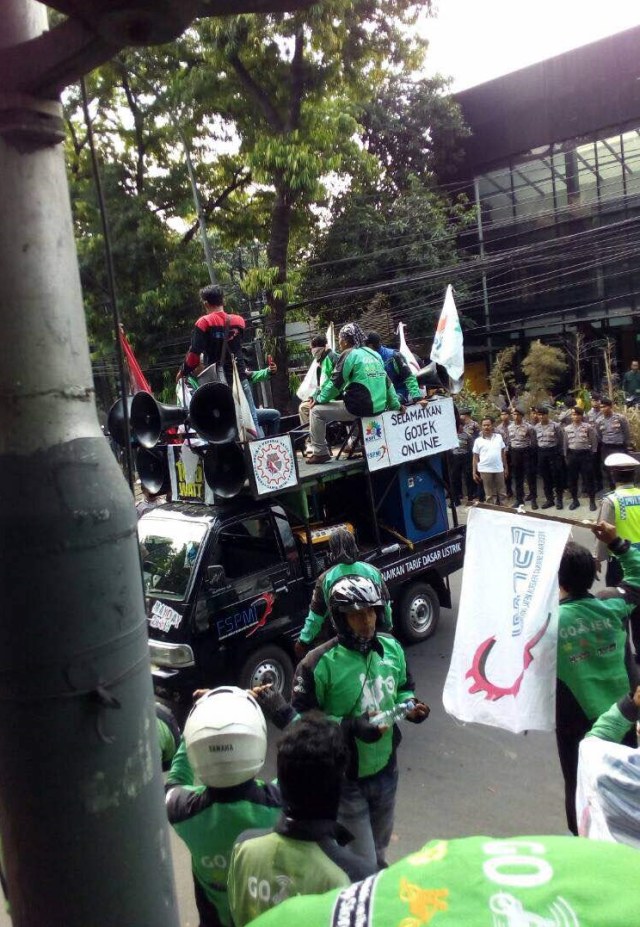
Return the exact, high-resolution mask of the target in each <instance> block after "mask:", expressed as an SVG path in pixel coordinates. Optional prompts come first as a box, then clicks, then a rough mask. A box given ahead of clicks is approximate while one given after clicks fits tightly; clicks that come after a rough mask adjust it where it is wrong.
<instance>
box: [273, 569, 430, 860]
mask: <svg viewBox="0 0 640 927" xmlns="http://www.w3.org/2000/svg"><path fill="white" fill-rule="evenodd" d="M384 604H385V603H384V600H383V597H382V590H381V589H380V587H379V586H377V585H376V583H374V582H372V581H371V580H370V579H367V578H366V577H363V576H345V577H344V578H343V579H341V580H338V582H337V583H336V584H335V585H334V586H333V589H332V590H331V594H330V597H329V610H330V612H331V620H332V622H333V625H334V628H335V631H336V637H335V638H334V639H333V640H331V641H328V642H327V643H326V644H323V645H322V646H320V647H316V648H315V649H314V650H312V651H311V652H310V653H308V654H307V656H306V657H305V658H304V659H303V660H302V662H301V663H300V664H299V665H298V667H297V669H296V672H295V677H294V684H293V697H292V700H291V704H292V707H293V708H294V710H295V711H297V712H299V713H305V712H307V711H311V710H313V709H320V710H321V711H323V712H324V713H325V714H326V715H328V716H329V717H332V718H335V719H337V720H339V723H340V726H341V728H342V731H343V733H344V735H345V737H346V738H347V743H348V746H349V765H348V769H347V778H346V779H345V782H344V784H343V788H342V793H341V799H340V808H339V812H338V820H339V821H340V823H341V824H343V825H344V826H345V827H346V828H347V830H349V831H350V832H351V833H352V834H353V835H354V838H355V839H354V843H353V846H352V849H353V851H354V852H355V853H357V854H358V855H360V856H362V857H364V858H365V859H366V860H367V861H368V862H369V863H370V864H371V865H373V866H375V867H377V868H380V867H383V866H385V852H386V849H387V846H388V844H389V841H390V839H391V833H392V829H393V816H394V809H395V798H396V790H397V785H398V766H397V762H396V746H397V743H398V738H396V734H395V733H394V731H393V730H392V727H391V725H390V724H389V723H388V722H387V723H384V724H382V725H381V726H378V725H377V724H374V723H372V721H371V720H370V719H371V717H372V716H373V715H375V714H376V713H379V712H386V711H393V710H394V709H397V706H403V705H404V706H405V707H404V708H399V709H397V710H400V711H401V712H402V713H403V714H404V712H405V710H406V712H407V713H406V719H407V720H408V721H411V722H413V723H415V724H419V723H420V722H422V721H424V720H425V718H426V717H427V716H428V714H429V709H428V708H427V706H426V705H425V704H424V703H423V702H420V701H417V700H415V695H414V690H413V680H412V679H411V675H410V673H409V670H408V668H407V663H406V658H405V655H404V651H403V649H402V647H401V645H400V644H399V643H398V641H397V640H395V638H393V637H391V636H390V635H388V634H379V633H378V632H377V630H376V627H377V624H378V622H379V621H380V620H381V617H382V612H383V610H384ZM412 699H413V700H414V704H413V707H409V706H410V704H411V703H410V702H409V700H412ZM407 702H409V705H406V703H407Z"/></svg>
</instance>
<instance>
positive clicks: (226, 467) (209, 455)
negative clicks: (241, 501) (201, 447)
mask: <svg viewBox="0 0 640 927" xmlns="http://www.w3.org/2000/svg"><path fill="white" fill-rule="evenodd" d="M203 469H204V478H205V482H206V484H207V486H209V487H211V489H212V490H213V492H214V493H215V495H216V496H219V497H220V498H221V499H232V498H233V497H234V496H237V495H238V493H239V492H240V490H241V489H242V487H243V486H244V483H245V480H246V478H247V473H246V466H245V461H244V454H243V453H242V450H241V448H240V447H239V446H238V445H237V444H236V443H235V442H233V443H229V444H222V445H220V446H219V447H215V448H213V447H210V448H208V449H207V450H206V451H205V454H204V458H203Z"/></svg>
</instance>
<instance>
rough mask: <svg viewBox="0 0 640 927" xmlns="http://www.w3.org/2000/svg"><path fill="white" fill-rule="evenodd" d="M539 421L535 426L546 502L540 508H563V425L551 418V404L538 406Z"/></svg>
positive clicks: (539, 468) (539, 469)
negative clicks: (553, 506)
mask: <svg viewBox="0 0 640 927" xmlns="http://www.w3.org/2000/svg"><path fill="white" fill-rule="evenodd" d="M536 412H537V414H538V423H537V424H536V425H534V426H533V428H534V431H535V433H536V442H537V445H538V471H539V473H540V476H541V477H542V485H543V486H544V495H545V500H546V501H545V502H543V503H542V505H541V506H540V508H543V509H550V508H551V506H552V505H553V504H554V498H553V497H554V491H555V506H556V508H557V509H561V508H562V466H561V458H562V454H563V451H564V435H563V432H562V426H561V425H558V423H557V422H552V421H551V419H550V418H549V406H538V407H537V409H536Z"/></svg>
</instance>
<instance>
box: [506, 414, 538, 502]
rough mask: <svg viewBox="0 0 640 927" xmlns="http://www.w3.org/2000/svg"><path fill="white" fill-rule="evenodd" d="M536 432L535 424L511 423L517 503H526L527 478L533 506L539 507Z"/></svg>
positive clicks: (511, 447) (512, 459)
mask: <svg viewBox="0 0 640 927" xmlns="http://www.w3.org/2000/svg"><path fill="white" fill-rule="evenodd" d="M535 446H536V433H535V431H534V428H533V425H530V424H529V423H528V422H525V421H522V422H521V423H520V424H518V423H517V422H511V423H510V425H509V447H510V449H511V468H512V471H513V481H514V483H515V490H516V502H515V504H516V505H523V504H524V480H525V477H526V479H527V483H528V484H529V492H530V495H531V508H532V509H537V508H538V503H537V495H538V493H537V487H536V470H535V457H534V449H535Z"/></svg>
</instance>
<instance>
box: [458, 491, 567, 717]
mask: <svg viewBox="0 0 640 927" xmlns="http://www.w3.org/2000/svg"><path fill="white" fill-rule="evenodd" d="M569 531H570V526H569V525H565V524H562V523H560V522H556V521H552V520H549V521H547V520H546V519H545V520H543V519H540V518H528V517H527V516H526V515H518V514H517V513H515V512H508V511H505V512H495V511H490V510H488V509H471V511H470V512H469V519H468V521H467V539H466V550H465V558H464V572H463V574H462V591H461V594H460V608H459V611H458V621H457V625H456V636H455V641H454V645H453V653H452V655H451V665H450V667H449V673H448V675H447V679H446V682H445V686H444V693H443V703H444V707H445V709H446V711H447V712H449V714H451V715H454V717H456V718H459V719H460V720H461V721H476V722H480V723H482V724H490V725H493V726H494V727H502V728H505V729H506V730H509V731H514V732H516V733H517V732H520V731H527V730H538V731H551V730H553V729H554V728H555V691H556V646H557V634H558V567H559V565H560V558H561V557H562V552H563V550H564V547H565V544H566V543H567V539H568V537H569Z"/></svg>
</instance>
